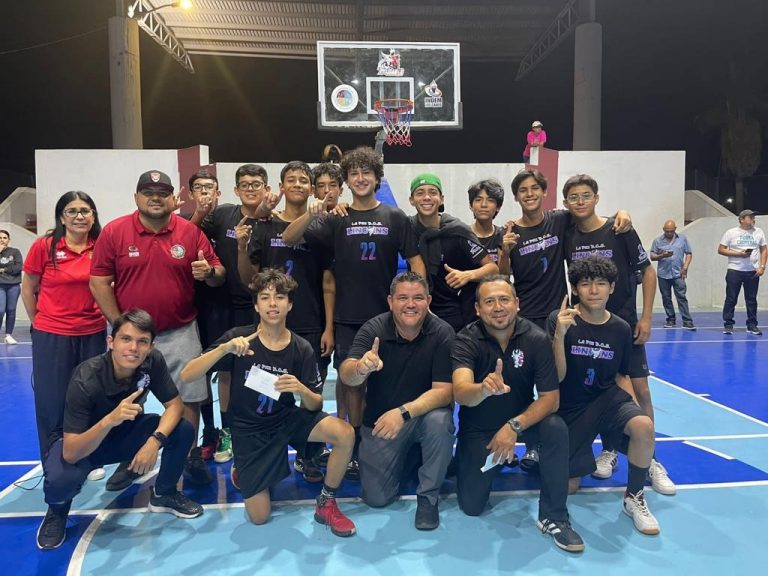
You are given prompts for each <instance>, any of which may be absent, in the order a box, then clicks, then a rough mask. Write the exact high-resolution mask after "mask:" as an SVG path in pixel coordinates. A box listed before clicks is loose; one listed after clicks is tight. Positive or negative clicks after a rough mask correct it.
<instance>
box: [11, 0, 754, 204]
mask: <svg viewBox="0 0 768 576" xmlns="http://www.w3.org/2000/svg"><path fill="white" fill-rule="evenodd" d="M597 6H598V14H597V15H598V21H599V22H600V23H601V24H602V25H603V127H602V131H603V133H602V144H603V149H605V150H673V149H684V150H686V152H687V168H688V172H689V173H690V172H692V170H693V169H698V170H701V171H703V172H705V173H707V174H709V175H713V176H714V175H717V173H718V171H719V164H720V152H719V133H718V132H717V131H712V132H709V133H702V132H701V131H700V130H699V129H698V128H697V123H696V118H697V117H698V116H700V115H701V114H703V113H705V112H707V111H709V110H712V109H716V108H718V107H719V108H723V107H724V106H725V101H726V94H727V93H728V90H729V86H731V85H732V83H730V81H729V66H731V65H733V66H735V68H736V70H737V73H738V74H739V77H740V78H741V81H740V84H739V86H740V91H741V92H742V93H744V92H748V93H749V94H751V95H753V96H754V97H755V98H757V99H762V100H763V101H765V102H768V2H764V1H762V0H732V1H729V2H725V1H720V0H675V1H671V2H670V1H661V0H650V1H642V2H640V1H636V0H610V1H609V0H598V2H597ZM114 10H115V2H114V1H111V0H78V1H76V2H75V1H66V2H64V1H56V0H26V1H24V2H10V1H3V2H1V3H0V19H1V20H0V21H2V22H3V33H2V35H1V36H0V69H1V70H2V78H3V80H2V85H1V87H0V111H1V112H0V114H2V116H1V117H2V127H3V138H2V140H1V141H0V170H1V169H6V170H13V171H17V172H24V173H30V174H31V173H33V172H34V150H35V149H36V148H110V147H111V142H112V140H111V129H110V111H109V62H108V51H109V48H108V40H107V30H106V23H107V19H108V18H109V17H110V16H112V15H113V13H114ZM90 31H94V32H92V33H90V34H86V35H84V36H82V37H80V38H76V39H72V40H69V41H66V42H62V43H59V44H55V45H51V46H46V47H41V48H37V49H32V50H24V51H19V52H9V51H12V50H17V49H20V48H25V47H29V46H33V45H36V44H41V43H46V42H50V41H53V40H57V39H62V38H66V37H70V36H75V35H78V34H83V33H86V32H90ZM140 36H141V64H142V78H141V81H142V99H143V119H144V147H145V148H161V149H163V148H181V147H186V146H191V145H194V144H208V145H209V146H210V154H211V159H212V160H213V161H227V162H240V161H243V162H244V161H261V162H273V161H274V162H279V161H284V160H291V159H297V158H298V159H303V160H307V161H310V162H315V161H317V160H319V155H320V153H321V150H322V147H323V146H324V145H325V144H327V143H329V142H334V143H336V144H339V145H340V146H341V147H342V148H348V147H351V146H354V145H357V144H370V145H372V144H373V133H372V132H371V133H370V134H369V133H345V132H326V131H319V130H317V116H316V99H317V71H316V63H315V62H314V61H303V60H302V61H291V60H267V59H259V58H234V57H229V58H224V57H210V56H206V57H204V56H193V57H192V58H193V62H194V65H195V69H196V72H197V73H196V74H195V75H190V74H188V73H187V72H186V71H185V70H184V69H183V68H182V67H181V66H179V65H178V64H177V63H176V62H175V61H174V60H172V59H171V58H170V57H169V56H168V55H167V54H166V53H165V52H164V51H163V50H162V49H161V48H160V47H159V46H157V45H156V44H155V43H154V42H153V41H152V40H151V39H150V38H149V37H147V35H146V34H144V33H143V32H141V34H140ZM414 40H417V39H416V38H414ZM461 65H462V82H461V89H462V100H463V103H464V130H463V131H458V132H445V131H442V132H415V133H414V134H413V141H414V146H413V148H410V149H406V150H403V149H398V148H389V147H388V148H386V159H387V162H391V163H411V162H452V163H463V162H516V161H519V156H520V151H521V150H522V147H523V144H524V138H525V134H526V132H527V130H528V129H529V126H530V123H531V121H532V120H535V119H537V120H541V121H542V122H543V123H544V125H545V127H546V130H547V134H548V136H549V142H548V145H549V146H551V147H552V148H555V149H570V148H571V136H572V115H573V96H572V94H573V38H572V37H571V38H570V39H569V40H567V41H566V42H565V43H563V44H562V45H561V46H560V47H559V48H557V49H556V51H555V52H554V53H553V54H552V55H550V56H549V57H548V58H547V59H546V61H544V62H542V63H541V64H540V65H539V67H538V68H537V69H536V70H535V71H534V72H532V73H531V74H529V75H528V76H527V77H526V78H524V79H523V80H522V81H521V82H515V81H514V76H515V74H516V71H517V63H503V62H502V63H500V62H494V63H477V62H467V61H463V62H462V64H461ZM760 119H761V120H762V122H763V126H764V128H765V127H766V126H768V117H761V118H760ZM766 141H768V138H764V142H766ZM758 174H768V150H766V147H764V150H763V157H762V164H761V166H760V168H759V170H758ZM763 182H765V184H763ZM763 190H764V194H762V195H764V196H765V197H766V198H768V176H766V177H764V178H762V179H761V178H754V179H753V181H752V184H751V199H753V200H755V201H757V200H758V199H757V198H756V196H757V194H758V193H762V191H763ZM766 208H768V206H766Z"/></svg>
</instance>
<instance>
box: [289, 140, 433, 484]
mask: <svg viewBox="0 0 768 576" xmlns="http://www.w3.org/2000/svg"><path fill="white" fill-rule="evenodd" d="M341 172H342V176H343V177H344V181H345V182H346V184H347V187H348V188H349V189H350V190H351V192H352V204H351V205H350V206H349V208H347V215H346V216H337V215H335V214H329V213H327V203H326V204H324V203H323V202H325V201H323V202H315V203H314V204H312V205H311V206H310V207H309V210H308V211H307V213H306V214H304V215H303V216H300V217H299V218H297V219H296V220H294V221H293V222H292V223H291V224H290V225H289V226H288V228H286V229H285V231H284V232H283V240H284V241H285V242H286V244H288V245H289V246H294V245H297V244H299V243H300V242H301V238H302V236H303V235H304V233H305V231H306V230H307V229H308V228H310V229H312V230H313V232H314V233H316V234H318V236H319V237H320V238H321V239H322V241H323V243H324V244H325V246H326V248H327V249H329V250H330V251H331V253H332V254H333V258H334V275H335V277H336V306H335V309H334V328H335V337H336V338H335V339H336V342H335V348H334V355H333V365H334V367H335V368H336V369H337V370H338V368H339V366H341V363H342V362H343V361H344V360H345V359H346V357H347V355H348V353H349V349H350V347H351V346H352V341H353V339H354V337H355V334H357V331H358V330H359V329H360V327H361V326H362V325H363V324H364V323H365V322H367V321H368V320H369V319H371V318H373V317H374V316H376V315H378V314H381V313H382V312H386V311H387V310H388V306H387V295H388V287H389V284H390V282H392V279H393V278H394V277H395V275H396V274H397V264H398V259H397V256H398V254H400V255H401V256H402V257H403V258H405V259H406V260H407V261H408V265H409V267H410V268H411V270H413V271H414V272H417V273H419V274H421V275H422V276H424V275H425V273H426V271H425V268H424V263H423V261H422V259H421V256H419V253H418V249H417V247H416V241H415V238H414V233H413V228H412V226H411V225H410V222H409V221H408V217H407V216H406V215H405V213H404V212H403V211H402V210H400V209H399V208H395V207H393V206H388V205H386V204H382V203H381V202H379V201H378V200H376V196H375V193H376V190H378V189H379V186H380V185H381V179H382V178H383V177H384V165H383V162H382V159H381V156H379V155H378V154H377V153H376V152H375V151H374V150H373V149H372V148H369V147H360V148H356V149H354V150H352V151H349V152H346V153H345V154H344V156H343V157H342V159H341ZM337 385H342V386H344V384H343V382H341V381H338V382H337ZM344 391H345V394H346V405H347V409H348V412H349V413H348V416H349V422H350V423H351V424H352V425H353V426H354V427H355V428H356V429H357V431H358V438H359V428H360V425H361V423H362V419H363V397H364V396H365V387H364V386H362V387H358V388H351V387H348V386H345V387H344ZM349 477H351V478H359V473H358V467H357V461H356V460H355V459H353V461H352V462H351V468H350V476H349Z"/></svg>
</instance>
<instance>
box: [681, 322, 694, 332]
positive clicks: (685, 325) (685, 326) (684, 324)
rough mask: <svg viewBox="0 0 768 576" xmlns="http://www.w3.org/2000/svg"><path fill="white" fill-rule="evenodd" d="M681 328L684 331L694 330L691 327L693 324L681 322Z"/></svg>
mask: <svg viewBox="0 0 768 576" xmlns="http://www.w3.org/2000/svg"><path fill="white" fill-rule="evenodd" d="M683 328H685V329H686V330H696V326H694V325H693V322H683Z"/></svg>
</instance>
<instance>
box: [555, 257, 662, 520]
mask: <svg viewBox="0 0 768 576" xmlns="http://www.w3.org/2000/svg"><path fill="white" fill-rule="evenodd" d="M617 276H618V270H617V266H616V265H615V263H614V262H613V261H611V260H610V259H609V258H606V257H604V256H588V257H586V258H583V259H580V260H577V261H576V262H574V263H573V264H572V265H571V266H570V268H569V269H568V280H569V281H570V283H571V289H572V291H573V293H574V294H575V295H577V296H578V298H579V303H578V304H576V306H575V307H573V308H569V307H568V299H567V297H564V298H563V302H562V304H561V306H560V309H559V310H555V311H554V312H552V313H551V314H550V316H549V318H548V320H547V328H548V330H549V334H550V335H551V336H552V349H553V353H554V356H555V364H556V366H557V376H558V380H560V410H559V412H558V413H559V414H560V415H561V416H562V418H563V420H565V421H566V422H567V423H568V430H569V441H570V447H569V458H570V461H569V468H570V476H571V486H570V489H571V491H572V492H573V491H576V490H577V489H578V486H579V482H580V480H581V477H582V476H584V475H586V474H589V473H591V472H593V471H594V470H595V459H594V455H593V453H592V442H593V441H594V439H595V437H596V436H597V433H598V432H601V433H602V436H603V442H607V441H610V442H611V445H612V446H616V447H617V449H620V450H621V451H622V452H624V453H625V454H627V459H628V461H629V472H628V477H627V490H626V492H625V493H624V512H625V513H626V514H627V515H628V516H630V517H631V518H632V520H633V522H634V524H635V527H636V528H637V529H638V530H639V531H640V532H642V533H643V534H649V535H655V534H658V533H659V523H658V522H657V521H656V518H654V516H653V514H651V512H650V510H649V509H648V505H647V504H646V502H645V496H644V493H643V486H644V484H645V478H646V475H647V474H648V469H649V468H650V466H651V458H652V456H653V448H654V428H653V420H651V419H650V418H649V417H648V416H647V415H646V414H644V413H643V410H642V409H641V408H640V406H638V404H637V403H636V401H635V391H634V390H633V386H632V384H631V382H630V381H629V378H628V377H627V376H628V374H629V371H630V368H631V365H632V354H633V352H632V346H633V345H632V330H631V329H630V326H629V324H627V322H625V321H624V320H623V319H621V318H620V317H619V316H618V315H617V314H612V313H611V312H609V311H608V310H607V309H606V305H607V303H608V302H609V297H610V295H611V294H612V293H613V292H614V290H615V288H616V280H617Z"/></svg>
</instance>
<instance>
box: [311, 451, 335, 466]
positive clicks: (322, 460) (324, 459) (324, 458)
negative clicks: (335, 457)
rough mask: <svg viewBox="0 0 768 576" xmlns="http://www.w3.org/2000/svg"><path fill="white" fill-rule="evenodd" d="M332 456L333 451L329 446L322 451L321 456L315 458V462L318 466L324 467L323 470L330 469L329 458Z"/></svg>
mask: <svg viewBox="0 0 768 576" xmlns="http://www.w3.org/2000/svg"><path fill="white" fill-rule="evenodd" d="M330 455H331V449H330V448H328V446H323V449H322V450H321V451H320V454H318V455H317V456H315V458H314V460H315V462H316V463H317V465H318V466H322V467H323V468H327V467H328V458H329V457H330Z"/></svg>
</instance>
